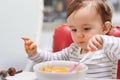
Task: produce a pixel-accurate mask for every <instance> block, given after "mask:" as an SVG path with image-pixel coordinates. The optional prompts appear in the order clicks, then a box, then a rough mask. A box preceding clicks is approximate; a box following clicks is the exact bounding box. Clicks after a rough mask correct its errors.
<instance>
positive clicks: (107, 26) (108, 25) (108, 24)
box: [103, 21, 112, 34]
mask: <svg viewBox="0 0 120 80" xmlns="http://www.w3.org/2000/svg"><path fill="white" fill-rule="evenodd" d="M111 26H112V25H111V22H110V21H106V22H105V24H104V27H103V34H107V33H108V32H109V31H110V29H111Z"/></svg>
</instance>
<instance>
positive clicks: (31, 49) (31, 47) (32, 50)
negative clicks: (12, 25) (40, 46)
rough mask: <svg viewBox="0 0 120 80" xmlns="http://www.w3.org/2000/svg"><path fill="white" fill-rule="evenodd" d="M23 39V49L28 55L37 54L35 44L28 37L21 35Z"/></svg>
mask: <svg viewBox="0 0 120 80" xmlns="http://www.w3.org/2000/svg"><path fill="white" fill-rule="evenodd" d="M22 39H23V40H24V45H25V50H26V52H27V54H28V56H29V57H32V56H34V55H36V54H37V45H36V44H35V43H34V42H33V41H32V40H31V39H29V38H26V37H22Z"/></svg>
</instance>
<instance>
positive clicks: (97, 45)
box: [87, 35, 103, 51]
mask: <svg viewBox="0 0 120 80" xmlns="http://www.w3.org/2000/svg"><path fill="white" fill-rule="evenodd" d="M102 44H103V40H102V37H101V36H100V35H96V36H93V37H92V38H91V39H90V40H89V42H88V45H87V48H88V50H89V51H96V50H99V49H101V48H102Z"/></svg>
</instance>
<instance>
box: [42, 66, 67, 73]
mask: <svg viewBox="0 0 120 80" xmlns="http://www.w3.org/2000/svg"><path fill="white" fill-rule="evenodd" d="M40 71H43V72H52V73H58V72H62V73H63V72H68V71H69V69H68V68H65V67H54V66H53V65H50V66H48V67H47V68H45V67H42V68H41V69H40Z"/></svg>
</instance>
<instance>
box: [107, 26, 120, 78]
mask: <svg viewBox="0 0 120 80" xmlns="http://www.w3.org/2000/svg"><path fill="white" fill-rule="evenodd" d="M108 35H110V36H115V37H120V26H113V27H112V29H111V31H110V32H109V33H108ZM117 79H120V60H119V61H118V70H117Z"/></svg>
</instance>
